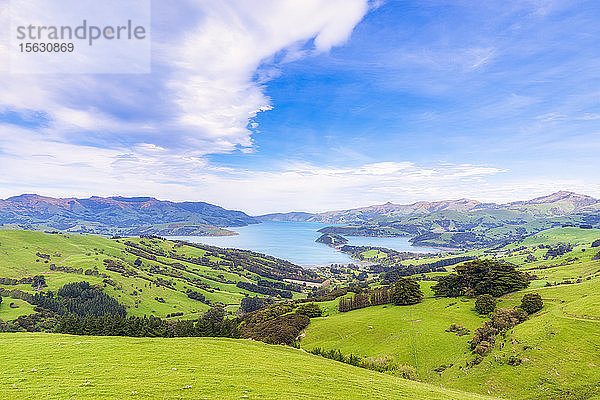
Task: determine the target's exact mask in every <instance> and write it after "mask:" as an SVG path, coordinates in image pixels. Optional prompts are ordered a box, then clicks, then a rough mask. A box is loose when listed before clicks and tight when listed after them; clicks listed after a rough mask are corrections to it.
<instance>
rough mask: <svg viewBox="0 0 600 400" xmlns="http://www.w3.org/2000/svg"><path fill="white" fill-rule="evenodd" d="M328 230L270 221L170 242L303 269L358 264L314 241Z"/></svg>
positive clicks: (366, 242)
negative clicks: (245, 253)
mask: <svg viewBox="0 0 600 400" xmlns="http://www.w3.org/2000/svg"><path fill="white" fill-rule="evenodd" d="M325 226H328V225H326V224H320V223H314V222H278V221H267V222H263V223H260V224H253V225H248V226H244V227H240V228H232V230H235V231H236V232H238V233H239V235H236V236H220V237H211V236H172V237H170V238H171V239H179V240H187V241H189V242H194V243H203V244H208V245H212V246H218V247H232V248H237V249H245V250H252V251H256V252H259V253H264V254H269V255H272V256H275V257H279V258H283V259H285V260H288V261H291V262H293V263H295V264H298V265H302V266H319V265H327V264H348V263H351V262H356V261H355V260H353V259H352V258H350V256H348V255H347V254H344V253H342V252H340V251H338V250H336V249H334V248H331V247H329V246H326V245H324V244H322V243H316V242H315V240H316V239H317V238H318V237H319V236H321V233H319V232H317V231H318V230H319V229H321V228H323V227H325ZM347 239H348V244H350V245H355V246H378V247H386V248H389V249H394V250H399V251H412V252H416V253H429V252H436V251H437V250H436V249H433V248H429V247H414V246H412V245H411V244H410V242H409V241H408V238H406V237H393V238H373V237H354V236H348V237H347Z"/></svg>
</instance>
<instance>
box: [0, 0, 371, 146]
mask: <svg viewBox="0 0 600 400" xmlns="http://www.w3.org/2000/svg"><path fill="white" fill-rule="evenodd" d="M152 6H153V14H154V19H153V26H152V31H153V32H152V35H153V36H152V37H153V48H154V50H153V71H154V72H153V73H152V74H151V75H132V76H128V77H122V76H111V75H64V74H61V75H43V74H42V75H26V74H19V75H14V74H12V75H11V74H9V73H7V72H6V68H4V69H3V72H2V73H1V74H0V86H1V87H3V90H2V91H0V111H2V110H5V111H6V110H11V111H17V112H20V113H31V112H39V113H43V114H44V115H46V116H47V117H48V123H47V125H46V126H45V128H44V130H43V131H44V132H45V133H46V134H47V135H48V136H51V137H53V138H61V137H62V138H65V140H67V139H66V138H72V136H73V135H74V134H76V135H78V136H81V135H84V134H86V132H87V133H88V134H89V135H90V136H96V137H104V138H111V137H115V136H119V135H127V136H128V137H130V138H132V139H130V140H129V141H133V142H135V141H144V140H148V139H147V137H148V135H146V137H144V139H137V138H136V135H137V136H138V137H139V136H140V135H139V133H140V132H141V133H151V134H152V139H151V140H152V141H153V142H154V143H155V144H157V145H163V144H164V145H167V144H165V143H169V145H171V146H180V147H183V146H187V147H188V148H189V147H191V152H192V153H194V154H196V155H202V154H209V153H218V152H227V151H231V150H233V149H235V148H239V147H242V148H244V147H245V148H248V147H252V145H253V143H252V138H251V135H252V133H253V129H256V125H253V124H255V122H254V121H253V118H254V117H255V116H256V115H257V114H258V113H260V112H263V111H267V110H270V109H271V107H272V105H271V104H270V99H269V98H267V96H266V95H265V94H264V87H263V84H264V83H265V82H266V81H268V79H271V78H273V77H274V76H276V75H277V65H273V63H272V62H271V63H270V64H271V66H270V67H269V68H268V69H270V70H271V72H270V73H268V74H266V75H265V74H263V75H262V81H261V82H260V83H259V82H256V81H255V80H254V79H253V77H254V75H255V73H256V72H257V70H258V69H259V67H260V66H261V65H262V64H263V63H265V62H266V63H268V64H269V61H272V59H271V58H272V56H273V55H274V54H276V53H279V52H288V53H290V54H292V53H294V54H293V56H291V59H297V58H301V57H306V56H307V55H309V54H311V53H318V52H326V51H329V50H330V49H331V48H332V47H333V46H337V45H341V44H343V43H344V42H345V41H346V40H347V39H348V37H349V35H350V34H351V32H352V30H353V28H354V26H355V25H356V24H357V23H358V22H359V21H360V20H361V19H362V17H363V16H364V15H365V13H366V12H367V11H368V2H367V0H305V1H294V0H286V1H282V0H265V1H261V2H256V1H252V0H229V1H219V2H214V1H206V0H198V1H193V0H188V1H183V2H181V3H180V4H177V5H174V4H172V3H168V2H161V1H156V2H154V3H153V5H152ZM0 22H3V23H5V24H4V26H8V25H10V24H9V21H8V13H7V12H6V11H5V10H4V11H2V13H1V14H0ZM312 39H314V47H313V48H312V49H310V51H309V52H308V51H299V50H298V49H299V48H300V47H302V46H303V45H304V44H306V43H307V42H308V41H310V40H312ZM7 58H8V57H7V48H6V42H3V43H0V59H7ZM249 126H251V128H250V129H249ZM113 142H114V141H113V140H105V145H106V144H107V143H108V144H110V143H113Z"/></svg>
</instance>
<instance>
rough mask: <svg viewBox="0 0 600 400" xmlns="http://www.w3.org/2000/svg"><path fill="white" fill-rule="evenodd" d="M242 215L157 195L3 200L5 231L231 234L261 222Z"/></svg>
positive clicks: (1, 217) (1, 214) (1, 221)
mask: <svg viewBox="0 0 600 400" xmlns="http://www.w3.org/2000/svg"><path fill="white" fill-rule="evenodd" d="M258 222H259V221H257V220H256V219H255V218H253V217H250V216H248V215H247V214H245V213H243V212H241V211H232V210H226V209H224V208H222V207H219V206H216V205H213V204H209V203H204V202H182V203H176V202H172V201H161V200H157V199H155V198H152V197H95V196H94V197H90V198H87V199H77V198H59V199H57V198H52V197H44V196H39V195H36V194H23V195H20V196H15V197H10V198H8V199H6V200H0V225H1V226H3V227H5V228H22V229H37V230H53V229H55V230H61V231H71V232H84V233H99V234H127V235H139V234H159V235H231V234H235V233H234V232H231V231H229V230H226V229H222V228H223V227H236V226H245V225H248V224H254V223H258Z"/></svg>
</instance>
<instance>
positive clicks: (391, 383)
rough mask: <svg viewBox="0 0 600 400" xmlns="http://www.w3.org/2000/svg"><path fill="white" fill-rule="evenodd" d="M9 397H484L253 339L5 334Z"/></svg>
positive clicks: (1, 345) (2, 385) (4, 379)
mask: <svg viewBox="0 0 600 400" xmlns="http://www.w3.org/2000/svg"><path fill="white" fill-rule="evenodd" d="M0 354H2V355H3V357H2V368H1V369H0V398H5V399H36V400H37V399H56V398H61V399H76V398H85V399H107V398H118V399H165V398H170V399H171V398H182V399H215V398H219V399H240V398H242V399H328V400H330V399H374V398H377V399H422V400H429V399H431V400H433V399H439V400H442V399H444V400H446V399H457V400H459V399H460V400H462V399H465V400H466V399H481V398H483V397H482V396H477V395H473V394H468V393H464V392H459V391H451V390H445V389H441V388H440V387H438V386H433V385H427V384H424V383H419V382H413V381H408V380H404V379H400V378H397V377H394V376H391V375H387V374H383V373H378V372H374V371H369V370H365V369H361V368H356V367H352V366H350V365H346V364H342V363H339V362H336V361H332V360H328V359H325V358H322V357H318V356H313V355H311V354H307V353H305V352H303V351H301V350H298V349H294V348H290V347H283V346H272V345H266V344H263V343H259V342H253V341H249V340H233V339H212V338H181V339H151V338H121V337H117V338H115V337H77V336H68V335H56V334H24V333H23V334H0Z"/></svg>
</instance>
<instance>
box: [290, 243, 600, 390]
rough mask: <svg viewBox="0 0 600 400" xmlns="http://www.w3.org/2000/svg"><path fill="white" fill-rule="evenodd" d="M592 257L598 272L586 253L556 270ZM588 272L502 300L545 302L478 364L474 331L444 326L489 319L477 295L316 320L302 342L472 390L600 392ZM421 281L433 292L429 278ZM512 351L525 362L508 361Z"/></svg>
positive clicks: (598, 325) (597, 315) (567, 271)
mask: <svg viewBox="0 0 600 400" xmlns="http://www.w3.org/2000/svg"><path fill="white" fill-rule="evenodd" d="M558 233H560V234H561V235H557V236H561V237H560V238H555V239H560V241H562V242H564V237H562V236H563V235H562V234H563V233H565V234H566V233H568V232H565V231H561V232H558ZM571 233H572V232H571ZM592 237H593V236H590V237H589V238H588V239H590V238H592ZM532 240H534V239H533V238H532ZM582 243H583V244H581V245H578V246H587V248H588V249H589V244H588V243H587V242H582ZM520 247H522V246H520V245H519V246H516V248H520ZM573 251H574V252H577V251H579V252H581V251H580V249H578V248H575V249H574V250H573ZM586 253H588V252H586ZM565 257H566V258H568V257H569V256H568V254H567V255H564V256H562V258H565ZM559 258H561V257H559ZM588 264H589V265H592V266H594V268H595V269H594V268H592V269H593V270H595V271H597V270H598V269H599V268H600V261H597V260H589V259H588V258H587V257H581V258H580V259H579V260H577V261H575V262H574V263H568V264H565V265H561V266H557V267H555V269H556V271H553V272H552V271H550V273H551V274H552V275H553V276H557V275H560V274H563V275H565V276H573V275H574V274H576V273H579V272H580V271H581V270H582V265H588ZM546 271H548V270H546V269H545V270H542V272H546ZM587 278H589V279H587ZM587 278H585V279H582V281H581V283H574V284H565V285H558V286H550V287H541V288H540V287H537V288H535V287H534V288H531V289H527V290H524V291H520V292H516V293H512V294H509V295H506V296H504V297H503V298H501V299H499V304H498V305H499V307H508V308H511V307H515V306H517V305H518V304H520V299H521V297H522V296H523V294H524V293H530V292H536V293H539V294H540V295H541V296H542V298H543V299H544V303H545V305H544V308H543V309H542V310H541V311H540V312H539V313H537V314H536V315H534V316H532V317H531V318H530V319H529V320H527V321H525V322H524V323H522V324H520V325H518V326H516V327H515V328H514V329H513V330H511V332H509V333H508V335H507V336H506V337H505V338H498V341H497V343H496V346H495V348H494V349H493V351H492V352H491V353H490V354H489V355H487V356H486V357H485V358H484V360H483V362H482V363H481V364H479V365H476V366H474V367H467V366H466V363H467V362H468V361H470V360H472V359H473V356H472V355H471V354H470V351H469V348H468V343H467V342H468V340H470V338H471V337H472V335H468V336H462V337H458V336H455V335H454V334H451V333H447V332H444V330H445V329H446V328H447V327H448V326H449V325H450V324H451V323H454V322H456V323H460V324H462V325H464V326H465V327H466V328H469V329H471V330H473V329H475V328H477V327H479V326H480V325H481V324H482V323H483V321H485V318H483V317H480V316H478V315H477V314H476V313H475V311H474V310H473V309H472V308H473V300H472V299H445V298H441V299H433V298H427V299H425V300H424V301H423V302H422V303H420V304H418V305H415V306H410V307H398V306H392V305H389V306H377V307H369V308H365V309H360V310H355V311H351V312H347V313H338V314H334V315H330V316H328V317H325V318H320V319H313V320H312V321H311V324H310V325H309V327H308V329H307V331H306V336H305V337H304V338H303V339H302V342H301V345H302V347H304V348H306V349H311V348H313V347H316V346H320V347H325V348H327V349H340V350H342V352H344V353H350V352H352V353H355V354H360V355H362V356H366V357H377V356H383V355H392V356H394V357H395V358H396V359H397V360H398V361H400V362H403V363H407V364H410V365H412V366H415V367H417V370H418V373H419V378H420V379H421V380H424V381H427V382H430V383H435V384H442V385H443V386H444V387H453V388H456V389H460V390H466V391H469V392H478V393H483V394H492V395H499V396H503V397H506V398H513V399H573V400H575V399H578V400H579V399H581V400H584V399H586V400H587V399H600V311H599V310H600V277H598V273H596V274H594V275H589V276H588V277H587ZM421 285H422V287H423V289H424V292H425V293H426V295H428V294H430V293H429V291H428V286H429V285H430V283H429V282H422V284H421ZM454 302H456V304H454V305H452V306H449V305H450V304H451V303H454ZM413 321H414V324H413ZM413 326H414V327H413ZM510 356H515V357H517V358H520V359H522V360H523V363H522V364H520V365H517V366H511V365H509V364H508V363H507V361H508V359H509V357H510ZM442 364H443V365H446V366H450V364H453V365H452V366H451V367H449V368H447V369H445V370H444V371H442V372H439V373H438V372H436V371H434V370H433V369H434V368H436V367H438V366H440V365H442Z"/></svg>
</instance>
